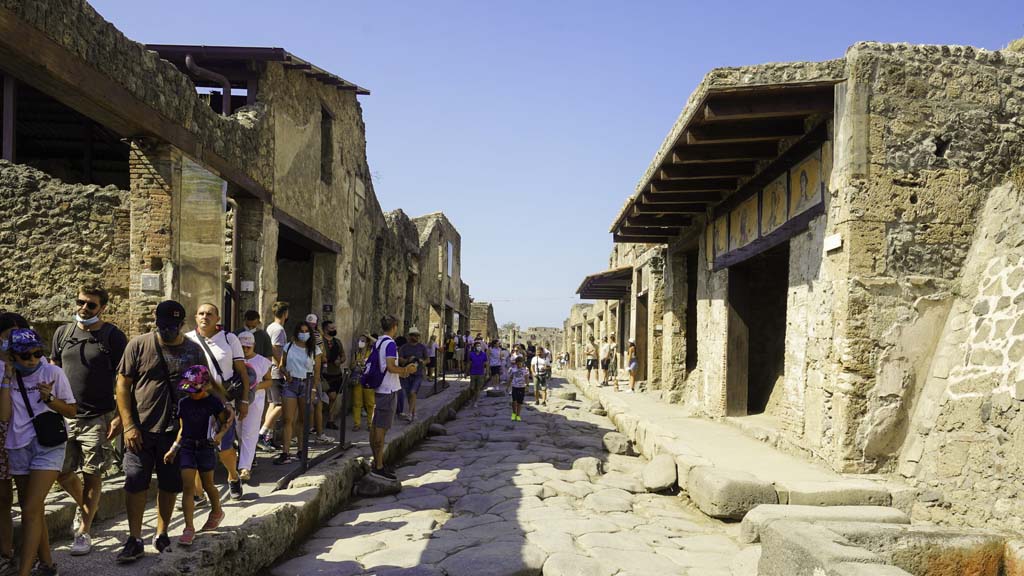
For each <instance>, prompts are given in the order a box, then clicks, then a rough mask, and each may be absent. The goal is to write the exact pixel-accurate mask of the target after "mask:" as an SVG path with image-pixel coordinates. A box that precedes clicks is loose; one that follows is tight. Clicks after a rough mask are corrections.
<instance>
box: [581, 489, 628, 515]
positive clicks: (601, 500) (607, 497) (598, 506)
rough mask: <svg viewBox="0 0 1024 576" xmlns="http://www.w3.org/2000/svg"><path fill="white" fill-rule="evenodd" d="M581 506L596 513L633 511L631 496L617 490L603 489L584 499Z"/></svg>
mask: <svg viewBox="0 0 1024 576" xmlns="http://www.w3.org/2000/svg"><path fill="white" fill-rule="evenodd" d="M583 505H584V506H586V507H587V508H590V509H591V510H595V511H597V512H629V511H631V510H632V509H633V495H632V494H630V493H629V492H626V491H625V490H620V489H618V488H605V489H604V490H598V491H597V492H594V493H593V494H591V495H590V496H587V497H586V498H584V499H583Z"/></svg>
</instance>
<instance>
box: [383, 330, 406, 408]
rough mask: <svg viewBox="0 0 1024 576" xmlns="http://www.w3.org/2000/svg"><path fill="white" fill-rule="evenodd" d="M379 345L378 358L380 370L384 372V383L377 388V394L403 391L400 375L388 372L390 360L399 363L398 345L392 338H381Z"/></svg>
mask: <svg viewBox="0 0 1024 576" xmlns="http://www.w3.org/2000/svg"><path fill="white" fill-rule="evenodd" d="M377 344H379V348H378V349H379V352H378V356H377V358H378V360H379V361H380V369H381V371H382V372H384V381H383V382H381V383H380V387H379V388H377V394H390V393H392V392H398V391H399V390H401V389H402V379H401V378H399V377H398V374H393V373H391V372H388V358H394V359H395V362H396V363H397V362H398V345H397V344H395V341H394V340H392V339H391V337H390V336H381V337H380V338H379V339H378V340H377Z"/></svg>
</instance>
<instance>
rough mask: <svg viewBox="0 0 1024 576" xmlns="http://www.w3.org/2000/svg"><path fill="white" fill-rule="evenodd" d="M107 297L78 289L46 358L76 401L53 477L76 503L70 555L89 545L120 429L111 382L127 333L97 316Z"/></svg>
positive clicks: (99, 290)
mask: <svg viewBox="0 0 1024 576" xmlns="http://www.w3.org/2000/svg"><path fill="white" fill-rule="evenodd" d="M108 302H109V296H108V295H107V292H106V290H103V289H102V288H95V287H83V288H82V289H80V290H79V291H78V297H77V298H76V299H75V311H76V312H75V321H74V322H72V323H70V324H65V325H64V326H61V327H59V328H57V331H56V332H55V333H54V335H53V349H52V354H51V355H50V361H51V362H53V363H54V364H56V365H57V366H60V367H61V368H62V369H63V370H64V374H65V375H66V376H67V378H68V382H69V383H70V385H71V392H72V394H73V395H74V397H75V399H76V400H77V401H78V411H77V413H76V415H75V417H74V418H71V419H69V420H68V422H67V433H68V442H67V444H66V446H65V450H64V465H63V467H62V468H61V472H60V476H58V477H57V482H58V483H59V484H60V485H61V488H63V489H64V491H65V492H67V493H68V494H69V495H70V496H71V498H72V499H74V501H75V504H76V505H77V506H78V517H79V518H80V520H79V522H80V523H79V524H78V525H77V526H75V528H74V530H75V532H74V543H73V544H72V545H71V555H72V556H81V555H83V554H88V553H89V552H90V551H91V550H92V537H91V535H90V534H91V531H92V521H93V518H95V516H96V510H97V509H98V507H99V504H100V494H101V492H102V488H103V471H104V470H105V469H106V467H107V462H108V461H110V460H111V459H112V454H113V447H112V446H111V444H110V440H111V439H112V438H114V437H116V436H117V435H119V434H120V433H121V419H120V418H119V417H117V416H115V415H114V413H115V411H116V410H115V408H116V405H115V404H114V382H115V381H116V380H117V365H118V364H120V363H121V357H122V355H124V348H125V346H127V345H128V338H127V337H126V336H125V335H124V332H122V331H121V330H119V329H118V328H117V327H116V326H114V325H113V324H111V323H109V322H105V321H104V320H103V313H104V312H105V311H106V309H107V303H108ZM79 472H81V473H82V478H81V479H79V477H78V473H79Z"/></svg>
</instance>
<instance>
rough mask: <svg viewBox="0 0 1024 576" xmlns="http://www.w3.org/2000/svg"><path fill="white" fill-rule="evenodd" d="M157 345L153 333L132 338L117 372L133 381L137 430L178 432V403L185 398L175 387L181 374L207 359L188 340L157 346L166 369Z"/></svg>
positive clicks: (198, 348) (195, 345)
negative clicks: (162, 360) (172, 344)
mask: <svg viewBox="0 0 1024 576" xmlns="http://www.w3.org/2000/svg"><path fill="white" fill-rule="evenodd" d="M157 346H158V344H157V335H156V332H151V333H149V334H143V335H141V336H136V337H135V338H132V339H131V340H130V341H129V342H128V346H127V347H125V349H124V356H123V357H122V358H121V364H120V365H118V367H117V371H118V373H119V374H121V375H122V376H124V377H125V378H130V379H131V380H132V416H133V417H134V418H135V421H136V422H138V426H139V429H140V430H143V431H145V432H155V433H160V432H172V431H175V430H177V429H178V400H179V399H181V397H182V396H184V395H185V393H184V392H182V391H181V389H180V387H179V386H178V384H179V383H180V382H181V375H182V373H184V372H185V370H187V369H189V368H191V367H192V366H196V365H203V366H205V365H206V356H205V355H204V354H203V349H202V348H200V347H199V344H196V343H195V342H193V341H192V340H189V339H188V338H183V339H182V342H181V344H179V345H177V346H168V345H166V344H160V345H159V347H160V349H161V350H163V356H164V361H165V362H166V365H167V368H166V370H165V369H164V362H161V361H160V355H159V352H157ZM126 426H127V424H126Z"/></svg>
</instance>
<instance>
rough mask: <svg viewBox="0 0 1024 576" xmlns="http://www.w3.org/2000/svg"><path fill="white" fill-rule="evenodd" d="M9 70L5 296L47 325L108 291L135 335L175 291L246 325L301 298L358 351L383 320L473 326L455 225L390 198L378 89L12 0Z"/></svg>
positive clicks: (303, 64) (276, 54) (276, 55)
mask: <svg viewBox="0 0 1024 576" xmlns="http://www.w3.org/2000/svg"><path fill="white" fill-rule="evenodd" d="M0 74H2V76H3V91H2V95H3V99H2V100H0V102H2V104H3V105H2V108H0V109H2V117H0V129H2V134H3V139H2V143H3V148H2V152H3V160H4V161H2V162H0V206H2V207H3V210H4V214H5V216H9V217H5V218H4V219H3V221H2V222H0V258H2V259H3V260H4V262H5V263H6V264H5V266H4V272H3V273H0V308H7V309H12V310H18V311H22V312H24V313H25V315H26V316H28V317H30V318H31V319H32V320H33V321H34V322H36V323H38V324H39V325H40V326H43V327H44V329H45V327H47V326H48V325H49V326H51V327H52V326H53V325H56V324H59V323H62V322H66V321H67V320H68V319H69V317H70V315H71V314H72V313H73V310H72V309H71V305H70V303H71V302H72V301H73V298H74V296H75V291H76V290H77V287H78V286H79V285H81V284H89V283H95V284H100V285H102V286H104V287H106V288H107V289H108V290H109V291H110V293H111V295H112V302H111V305H110V309H109V316H110V319H112V320H113V321H114V322H116V323H117V324H119V325H121V326H122V327H123V328H124V329H125V331H126V332H129V333H131V334H138V333H140V332H144V331H147V330H148V329H149V328H150V326H151V322H152V315H153V310H154V307H155V306H156V304H157V303H158V302H159V301H161V300H163V299H166V298H174V299H177V300H179V301H181V302H182V303H183V304H185V305H186V308H188V309H190V310H194V309H195V308H196V307H197V306H198V304H200V303H202V302H214V303H217V304H220V305H221V306H222V317H223V318H224V320H225V324H227V325H229V326H232V327H236V326H238V325H240V323H241V322H240V315H241V313H242V312H244V311H245V310H247V309H250V308H252V309H256V310H259V311H260V312H261V313H262V314H263V317H264V319H265V321H267V322H269V321H270V305H271V304H272V303H273V302H274V301H276V300H287V301H289V302H291V303H292V316H291V318H292V320H293V321H295V320H298V319H302V318H303V317H304V316H305V315H306V314H307V313H309V312H315V313H317V314H318V315H320V316H321V318H328V319H332V320H335V321H336V322H337V324H338V328H339V333H340V334H341V335H342V336H343V337H344V338H345V342H346V343H348V342H350V341H351V340H350V339H351V338H352V337H353V336H354V335H355V334H358V333H359V332H362V331H377V330H379V326H378V325H377V324H378V319H379V318H380V316H381V315H382V314H384V313H390V314H394V315H395V316H397V317H398V318H399V319H400V320H401V322H402V324H401V326H402V327H404V328H408V327H410V326H412V325H413V324H418V325H419V326H420V327H421V330H424V331H426V328H425V327H426V326H431V327H432V328H431V329H432V330H435V331H440V330H445V329H451V328H452V327H453V326H459V325H460V323H462V324H468V319H466V318H465V316H466V315H467V314H468V307H469V289H468V286H466V284H465V283H464V282H462V280H461V270H460V267H459V252H458V250H459V246H460V243H459V237H458V232H457V231H456V230H455V228H454V227H453V226H452V225H451V223H450V222H448V221H447V219H445V218H444V217H443V215H430V216H426V217H424V218H417V219H410V218H409V217H407V216H406V215H405V214H404V213H402V212H401V211H395V212H392V213H388V214H385V213H384V212H383V211H382V210H381V207H380V204H379V203H378V201H377V198H376V196H375V194H374V189H373V182H372V180H371V178H370V170H369V167H368V166H367V161H366V138H365V126H364V124H363V118H362V110H361V107H360V104H359V101H358V96H360V95H366V94H368V93H369V92H368V91H366V90H364V89H363V88H361V87H359V86H357V85H355V84H353V83H351V82H349V81H347V80H345V79H343V78H340V77H338V76H336V75H334V74H331V73H330V72H328V71H326V70H323V69H321V68H319V67H317V66H316V65H314V64H313V63H310V62H307V61H305V60H303V59H301V58H299V57H298V56H295V55H293V54H291V53H289V52H287V51H285V50H283V49H281V48H254V47H205V46H175V45H160V46H154V45H150V46H144V45H142V44H139V43H137V42H134V41H132V40H130V39H128V38H126V37H125V36H124V35H123V34H122V33H121V32H120V31H118V30H117V29H116V28H115V27H114V26H113V25H111V24H110V23H109V22H107V21H105V20H104V19H103V18H102V16H100V15H99V14H98V13H96V11H95V10H94V9H93V8H92V7H91V6H89V5H88V4H86V3H84V2H78V3H66V2H58V1H56V0H40V1H33V2H27V1H21V0H5V1H3V2H0ZM197 87H198V88H200V89H202V91H203V92H204V93H197ZM227 93H230V94H231V96H230V97H225V94H227Z"/></svg>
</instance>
